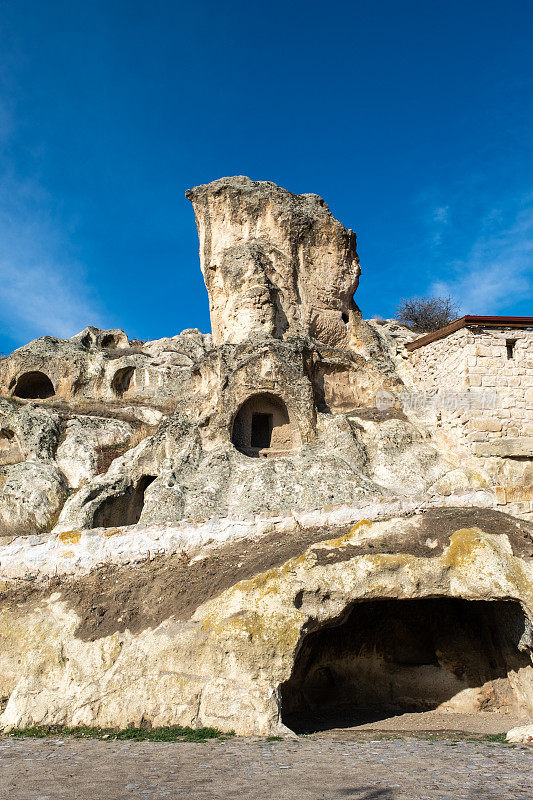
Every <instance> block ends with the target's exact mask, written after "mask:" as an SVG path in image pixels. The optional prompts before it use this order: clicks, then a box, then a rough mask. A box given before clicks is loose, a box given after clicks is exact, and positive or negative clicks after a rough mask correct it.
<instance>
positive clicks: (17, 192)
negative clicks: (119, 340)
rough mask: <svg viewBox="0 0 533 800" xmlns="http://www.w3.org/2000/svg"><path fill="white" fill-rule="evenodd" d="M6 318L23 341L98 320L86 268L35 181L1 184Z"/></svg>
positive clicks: (1, 313)
mask: <svg viewBox="0 0 533 800" xmlns="http://www.w3.org/2000/svg"><path fill="white" fill-rule="evenodd" d="M0 187H1V188H0V323H1V326H2V327H3V328H4V329H5V331H6V332H8V333H9V335H10V336H11V337H12V338H13V339H14V340H16V341H20V342H21V343H23V342H25V341H27V339H28V338H35V337H37V336H43V335H45V334H50V335H54V336H59V337H68V336H72V335H73V334H74V333H77V332H78V331H79V330H81V329H83V328H84V327H85V326H86V325H88V324H98V321H99V316H100V315H99V313H98V312H97V309H96V305H97V303H96V302H95V301H94V299H93V298H92V297H91V291H90V289H89V287H88V286H87V284H86V282H85V278H84V274H83V268H82V267H81V265H80V264H79V263H77V262H76V259H75V258H73V257H72V255H71V253H70V252H69V244H68V241H67V240H66V238H65V236H64V234H62V232H61V228H62V226H61V225H60V224H59V223H58V222H57V221H56V220H55V219H54V217H53V215H52V213H51V212H50V211H49V208H50V207H51V205H52V204H51V200H50V198H49V197H48V196H47V195H46V193H45V192H44V191H43V189H42V188H41V187H40V186H39V184H38V183H37V182H35V181H24V180H20V179H16V178H14V177H13V176H9V175H8V176H3V179H2V181H1V183H0Z"/></svg>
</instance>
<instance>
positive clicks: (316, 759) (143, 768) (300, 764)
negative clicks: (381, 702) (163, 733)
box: [0, 737, 533, 800]
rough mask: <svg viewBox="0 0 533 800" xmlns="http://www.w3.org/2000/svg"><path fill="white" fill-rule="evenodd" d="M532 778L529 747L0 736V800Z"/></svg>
mask: <svg viewBox="0 0 533 800" xmlns="http://www.w3.org/2000/svg"><path fill="white" fill-rule="evenodd" d="M532 773H533V748H526V747H512V746H510V745H505V744H491V743H488V742H484V741H480V742H466V741H461V742H458V743H454V742H452V741H451V740H438V741H434V742H431V741H424V740H420V739H414V738H407V739H383V740H378V741H376V740H371V739H369V740H359V741H354V740H353V739H352V740H347V741H339V740H337V739H335V740H328V739H324V738H320V737H319V738H302V739H298V740H285V741H282V742H267V741H265V740H243V739H231V740H228V741H225V742H216V741H211V742H206V743H202V744H181V743H171V744H169V743H161V742H113V741H109V742H106V741H95V740H89V741H87V740H85V741H79V740H68V739H65V740H61V739H46V740H42V739H24V740H16V739H8V738H4V739H1V738H0V800H122V798H127V800H144V798H147V799H149V800H160V799H163V798H165V799H166V798H171V800H175V798H180V797H187V798H199V799H200V798H207V799H208V800H211V798H213V800H214V799H215V798H216V800H218V798H224V800H228V798H238V799H239V800H341V798H342V799H343V800H344V799H345V798H350V799H351V800H425V799H426V798H427V800H462V798H466V800H492V798H494V800H511V799H512V800H519V798H527V800H531V798H532V797H533V774H532Z"/></svg>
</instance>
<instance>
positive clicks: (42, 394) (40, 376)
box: [13, 372, 55, 400]
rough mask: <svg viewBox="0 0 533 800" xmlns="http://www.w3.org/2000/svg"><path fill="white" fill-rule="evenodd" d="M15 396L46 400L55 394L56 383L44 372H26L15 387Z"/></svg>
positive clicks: (25, 398)
mask: <svg viewBox="0 0 533 800" xmlns="http://www.w3.org/2000/svg"><path fill="white" fill-rule="evenodd" d="M13 394H14V395H15V397H21V398H22V399H24V400H46V398H47V397H53V396H54V395H55V390H54V385H53V383H52V381H51V380H50V378H49V377H48V375H45V374H44V372H24V373H23V374H22V375H21V376H20V377H19V378H18V379H17V382H16V384H15V388H14V389H13Z"/></svg>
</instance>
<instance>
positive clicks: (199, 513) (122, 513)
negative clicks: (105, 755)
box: [0, 177, 533, 734]
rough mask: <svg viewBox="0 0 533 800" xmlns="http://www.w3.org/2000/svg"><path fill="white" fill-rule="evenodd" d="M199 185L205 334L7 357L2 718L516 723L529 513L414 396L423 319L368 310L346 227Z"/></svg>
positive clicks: (79, 338)
mask: <svg viewBox="0 0 533 800" xmlns="http://www.w3.org/2000/svg"><path fill="white" fill-rule="evenodd" d="M187 196H188V197H189V199H190V200H191V201H192V203H193V206H194V211H195V215H196V220H197V225H198V231H199V237H200V261H201V267H202V271H203V273H204V277H205V281H206V286H207V289H208V293H209V301H210V309H211V319H212V326H213V333H212V334H202V333H200V332H199V331H197V330H187V331H183V332H182V333H181V334H180V335H176V336H171V337H168V338H163V339H159V340H157V341H151V342H139V341H130V340H128V337H127V336H126V335H125V334H124V333H123V332H122V331H118V330H109V331H101V330H99V329H96V328H92V327H90V328H87V329H86V330H85V331H83V332H81V333H80V334H78V335H76V336H74V337H72V338H71V339H67V340H62V339H57V338H52V337H44V338H41V339H38V340H36V341H34V342H31V343H30V344H28V345H26V346H25V347H21V348H19V349H18V350H15V351H14V352H13V353H12V354H11V355H9V356H7V357H5V358H3V359H1V360H0V395H1V397H0V591H1V593H2V603H1V604H0V698H4V700H3V706H2V705H1V704H0V708H1V709H2V710H3V713H2V715H1V716H0V724H3V725H4V726H13V725H15V726H24V725H29V724H34V723H35V724H48V723H64V724H97V725H106V726H107V725H110V726H122V725H127V724H129V723H130V722H131V723H134V724H141V723H148V722H151V723H152V724H156V725H167V724H190V725H216V726H217V727H219V728H221V729H222V730H231V729H234V730H236V731H237V732H238V733H243V734H244V733H258V734H264V733H272V732H280V731H281V732H287V726H289V727H291V726H292V728H293V729H294V728H296V727H297V724H296V723H293V720H294V719H296V718H297V717H298V716H299V715H300V716H301V715H302V714H306V713H307V714H309V713H314V712H317V711H321V710H323V709H326V708H332V709H335V708H340V707H341V706H343V705H346V704H349V703H352V705H353V704H355V705H357V704H359V705H361V704H370V705H373V704H374V705H375V706H376V707H377V708H382V707H385V706H386V705H387V703H388V704H389V706H390V707H392V708H394V709H404V708H407V707H411V706H413V705H414V706H415V707H418V708H421V709H424V708H435V707H442V708H448V709H451V710H453V709H456V710H468V711H475V710H476V711H477V710H479V711H480V713H481V709H493V710H502V709H513V710H515V711H516V713H519V714H521V715H522V717H524V718H527V716H528V715H529V714H531V713H532V712H533V699H532V687H533V677H532V670H533V667H532V666H531V649H532V646H533V644H532V640H531V620H533V594H532V592H533V588H532V577H533V574H532V566H531V564H532V560H531V559H532V556H533V539H532V528H531V525H530V524H528V522H527V521H525V520H519V519H516V518H513V517H510V516H508V515H505V514H500V513H498V512H497V511H495V510H493V508H492V507H493V506H496V505H497V492H496V488H497V487H495V485H494V474H493V473H491V471H490V469H488V468H485V462H484V461H483V460H480V459H476V458H474V457H472V459H468V458H465V456H464V454H460V453H457V452H455V451H454V449H453V447H450V446H448V445H447V444H446V443H443V442H442V440H441V438H439V434H438V430H436V428H435V426H433V427H432V426H427V425H425V423H424V420H423V418H421V417H420V415H415V414H411V413H406V411H405V410H404V409H402V408H401V407H400V404H399V403H398V402H397V398H398V397H399V396H400V395H401V392H402V391H403V390H405V387H406V382H407V383H409V381H410V380H411V378H410V377H409V369H408V367H407V366H406V363H405V359H403V358H402V353H403V351H402V348H403V344H404V343H405V341H408V340H409V339H410V338H412V334H410V333H409V332H406V331H405V329H401V330H398V328H397V327H396V328H395V326H394V325H378V324H376V323H368V322H366V321H365V320H363V319H362V317H361V314H360V312H359V310H358V308H357V306H356V305H355V302H354V300H353V294H354V291H355V290H356V288H357V282H358V278H359V262H358V258H357V253H356V248H355V234H354V233H353V232H352V231H350V230H347V229H345V228H344V227H343V226H342V225H341V224H340V223H339V222H338V221H337V220H335V219H334V218H333V217H332V215H331V214H330V212H329V210H328V208H327V206H326V205H325V203H324V202H323V201H322V200H321V199H320V198H319V197H317V196H316V195H293V194H291V193H290V192H287V191H285V190H284V189H281V188H279V187H277V186H275V185H274V184H272V183H266V182H254V181H251V180H249V179H248V178H243V177H237V178H224V179H221V180H219V181H215V182H214V183H212V184H209V185H207V186H200V187H197V188H195V189H193V190H191V191H190V192H188V193H187ZM383 393H384V394H385V395H386V396H387V397H390V398H392V401H391V403H390V404H389V407H387V408H382V407H378V406H379V403H378V402H377V398H379V396H380V394H383ZM526 516H527V515H526ZM489 601H490V602H489ZM436 619H440V620H441V624H440V625H438V624H436V623H435V620H436ZM374 623H376V624H374ZM369 653H374V656H372V657H370V656H369ZM385 685H387V686H388V687H389V688H388V689H387V691H385V690H384V689H383V687H384V686H385ZM387 698H388V699H387ZM391 704H392V705H391ZM525 721H527V719H526V720H525Z"/></svg>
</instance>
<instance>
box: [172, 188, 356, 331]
mask: <svg viewBox="0 0 533 800" xmlns="http://www.w3.org/2000/svg"><path fill="white" fill-rule="evenodd" d="M187 197H188V198H189V200H190V201H191V202H192V204H193V206H194V213H195V216H196V223H197V226H198V235H199V237H200V264H201V267H202V272H203V274H204V279H205V282H206V286H207V291H208V293H209V300H210V311H211V324H212V328H213V338H214V342H215V344H221V343H222V342H240V341H243V340H244V339H247V338H248V337H249V336H251V335H255V334H263V335H265V336H269V337H276V338H282V337H283V336H285V335H287V334H293V335H294V334H298V335H304V336H305V335H309V336H311V337H312V338H314V339H317V340H318V341H320V342H323V343H324V344H330V345H335V346H338V345H343V344H346V343H347V342H348V341H349V338H350V332H351V328H352V326H353V325H356V324H357V322H356V320H358V317H359V316H360V315H359V314H358V311H357V309H356V306H355V304H354V302H353V299H352V298H353V294H354V292H355V290H356V289H357V284H358V282H359V274H360V271H361V270H360V266H359V259H358V257H357V251H356V237H355V233H354V232H353V231H351V230H348V229H346V228H344V227H343V226H342V225H341V224H340V222H338V221H337V220H336V219H335V218H334V217H333V216H332V214H331V213H330V211H329V209H328V207H327V205H326V204H325V202H324V201H323V200H322V198H320V197H318V195H316V194H302V195H297V194H292V193H291V192H288V191H287V190H286V189H282V188H280V187H279V186H276V184H274V183H270V182H268V181H252V180H250V178H246V177H243V176H238V177H233V178H220V180H216V181H213V182H212V183H209V184H206V185H204V186H197V187H196V188H194V189H191V190H190V191H189V192H187Z"/></svg>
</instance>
